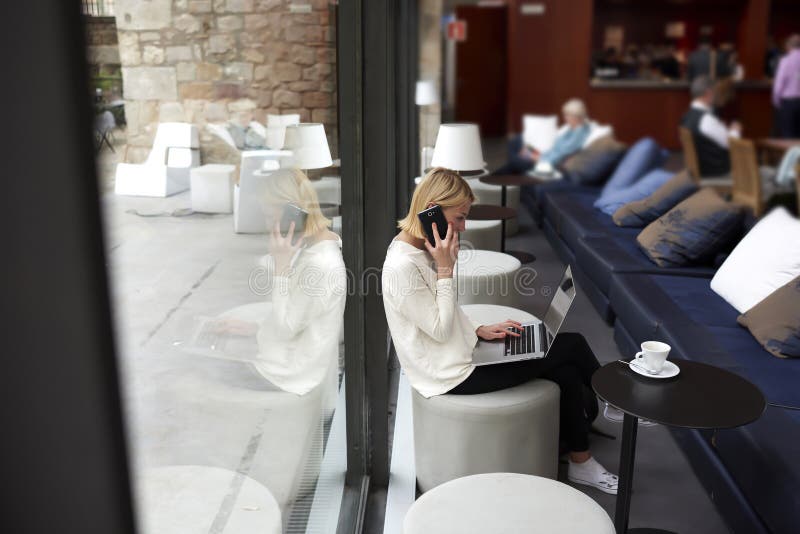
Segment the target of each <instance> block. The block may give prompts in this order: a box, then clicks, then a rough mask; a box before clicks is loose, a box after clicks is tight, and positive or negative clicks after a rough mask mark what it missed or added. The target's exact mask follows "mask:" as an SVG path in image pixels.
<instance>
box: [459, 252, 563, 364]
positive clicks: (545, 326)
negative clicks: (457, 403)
mask: <svg viewBox="0 0 800 534" xmlns="http://www.w3.org/2000/svg"><path fill="white" fill-rule="evenodd" d="M573 300H575V282H574V281H573V279H572V269H571V268H570V266H569V265H567V269H566V270H565V271H564V276H562V277H561V282H560V283H559V284H558V287H557V288H556V289H555V292H554V294H553V298H552V300H551V301H550V305H549V306H548V307H547V311H546V312H545V314H544V319H543V320H541V321H540V320H539V319H536V320H535V321H531V322H529V323H522V329H523V330H522V332H521V334H522V335H521V336H519V337H515V336H506V337H505V339H498V340H493V341H484V340H482V339H481V340H478V344H477V345H476V346H475V349H474V351H473V352H472V363H473V364H475V365H492V364H495V363H507V362H518V361H521V360H533V359H538V358H544V357H545V356H547V353H548V352H549V351H550V347H552V346H553V340H554V339H555V337H556V335H557V334H558V331H559V329H561V325H562V324H564V319H565V318H566V316H567V312H568V311H569V309H570V307H571V306H572V301H573Z"/></svg>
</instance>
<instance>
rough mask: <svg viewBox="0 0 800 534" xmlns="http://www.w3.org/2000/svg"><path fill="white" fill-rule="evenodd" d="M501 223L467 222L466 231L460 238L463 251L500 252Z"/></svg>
mask: <svg viewBox="0 0 800 534" xmlns="http://www.w3.org/2000/svg"><path fill="white" fill-rule="evenodd" d="M500 228H501V227H500V221H471V220H467V222H466V230H464V231H463V232H461V236H460V237H459V239H460V241H461V248H462V249H465V250H466V249H472V250H494V251H497V252H500Z"/></svg>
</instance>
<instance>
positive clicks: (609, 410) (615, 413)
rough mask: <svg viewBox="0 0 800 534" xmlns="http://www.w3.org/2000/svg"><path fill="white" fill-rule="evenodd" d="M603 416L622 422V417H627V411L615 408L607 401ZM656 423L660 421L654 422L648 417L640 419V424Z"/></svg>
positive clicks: (615, 421)
mask: <svg viewBox="0 0 800 534" xmlns="http://www.w3.org/2000/svg"><path fill="white" fill-rule="evenodd" d="M603 417H605V418H606V419H608V420H609V421H611V422H612V423H621V422H622V419H623V418H624V417H625V413H624V412H623V411H622V410H620V409H619V408H614V407H613V406H611V405H610V404H609V403H606V407H605V408H603ZM656 425H658V423H654V422H653V421H648V420H647V419H639V426H656Z"/></svg>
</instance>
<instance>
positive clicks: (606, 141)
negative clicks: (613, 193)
mask: <svg viewBox="0 0 800 534" xmlns="http://www.w3.org/2000/svg"><path fill="white" fill-rule="evenodd" d="M623 154H625V145H624V144H622V143H620V142H619V141H617V140H615V139H614V138H613V137H610V136H606V137H602V138H600V139H598V140H597V141H595V142H594V143H592V144H591V145H589V146H587V147H586V148H584V149H583V150H581V151H579V152H576V153H575V154H573V155H572V156H570V157H569V158H567V159H566V160H565V161H564V163H563V164H562V165H561V172H562V173H563V174H564V177H565V178H566V179H567V180H569V181H571V182H572V183H575V184H580V185H593V184H600V183H603V181H605V179H606V178H608V175H609V174H611V172H612V171H613V170H614V167H616V165H617V162H618V161H619V160H620V158H622V156H623Z"/></svg>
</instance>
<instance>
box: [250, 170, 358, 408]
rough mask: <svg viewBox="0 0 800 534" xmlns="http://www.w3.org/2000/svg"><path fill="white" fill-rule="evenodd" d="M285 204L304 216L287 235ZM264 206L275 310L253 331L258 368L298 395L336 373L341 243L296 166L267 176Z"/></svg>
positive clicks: (341, 293) (343, 287)
mask: <svg viewBox="0 0 800 534" xmlns="http://www.w3.org/2000/svg"><path fill="white" fill-rule="evenodd" d="M286 204H294V205H295V206H297V207H299V208H302V209H303V210H305V211H307V212H308V218H307V220H306V224H305V228H295V227H294V223H292V224H291V226H290V227H289V231H288V232H287V233H286V234H285V235H284V234H282V233H281V230H280V218H281V214H282V213H283V209H284V207H285V206H286ZM264 205H265V208H266V210H265V211H266V216H267V222H268V224H269V226H270V227H272V233H271V235H270V244H269V251H270V256H271V257H272V263H273V271H272V280H271V281H272V284H271V289H272V290H271V295H272V309H271V313H269V315H268V317H265V318H264V319H263V320H262V322H261V325H260V327H259V330H258V335H257V339H258V346H259V358H258V360H257V362H256V363H255V367H256V369H257V370H258V371H259V372H260V373H261V374H262V375H263V376H264V377H265V378H267V379H268V380H269V381H270V382H272V383H273V384H275V385H276V386H278V387H280V388H281V389H283V390H285V391H290V392H292V393H296V394H298V395H303V394H305V393H308V392H309V391H311V390H312V389H313V388H315V387H317V386H318V385H320V384H322V383H323V382H324V381H325V380H326V379H333V378H335V376H336V371H337V364H338V357H339V334H340V331H341V328H342V321H343V316H344V305H345V299H346V289H347V280H346V274H345V266H344V260H343V258H342V250H341V240H340V239H339V236H338V235H336V234H335V233H333V232H331V231H330V230H329V229H328V228H329V227H330V225H331V222H330V220H328V219H326V218H325V217H324V216H323V215H322V212H321V211H320V207H319V202H318V201H317V194H316V191H315V190H314V188H313V187H312V186H311V184H310V183H309V180H308V178H307V177H306V175H305V174H303V173H302V172H301V171H298V170H281V171H278V172H276V173H275V174H273V175H271V176H270V179H269V181H268V182H267V189H266V195H265V198H264ZM298 234H300V235H301V236H302V237H301V238H300V239H299V240H295V239H294V236H295V235H298ZM293 241H294V243H293Z"/></svg>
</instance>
